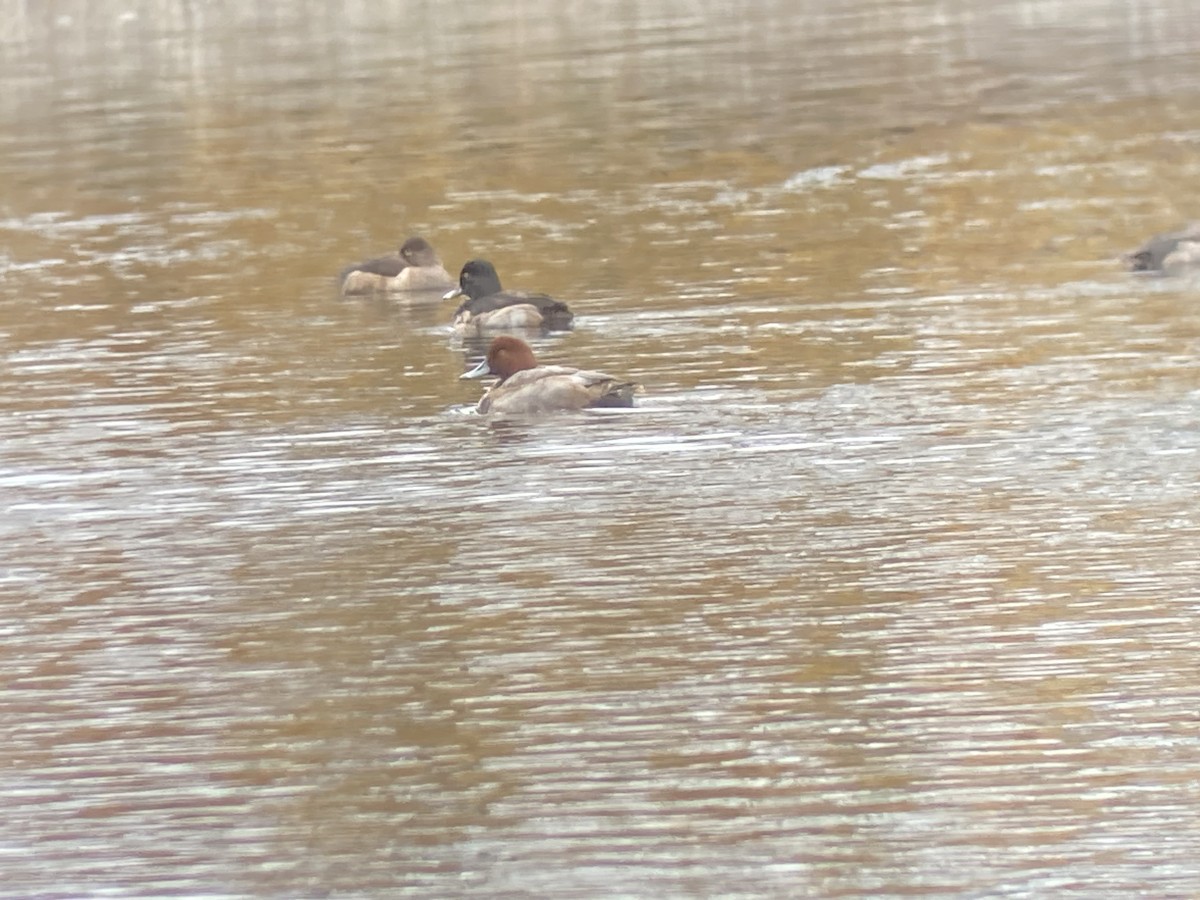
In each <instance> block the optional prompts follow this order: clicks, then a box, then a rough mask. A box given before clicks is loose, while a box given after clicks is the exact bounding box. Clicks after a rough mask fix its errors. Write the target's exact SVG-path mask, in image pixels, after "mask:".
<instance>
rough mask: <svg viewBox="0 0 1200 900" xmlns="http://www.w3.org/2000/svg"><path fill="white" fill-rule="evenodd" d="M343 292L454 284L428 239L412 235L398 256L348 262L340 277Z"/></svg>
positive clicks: (437, 287)
mask: <svg viewBox="0 0 1200 900" xmlns="http://www.w3.org/2000/svg"><path fill="white" fill-rule="evenodd" d="M338 280H339V281H340V282H341V285H342V293H343V294H347V295H348V294H373V293H375V292H377V291H433V290H437V291H441V290H445V289H446V288H447V287H449V286H450V285H452V284H454V279H453V278H451V277H450V273H449V272H447V271H446V269H445V267H443V266H442V261H441V259H439V258H438V255H437V252H436V251H435V250H434V249H433V247H432V246H431V245H430V243H429V241H427V240H425V238H421V237H410V238H409V239H408V240H407V241H405V242H404V243H403V244H401V245H400V252H399V253H397V254H396V255H395V256H381V257H379V258H378V259H368V260H366V261H365V262H360V263H356V264H354V265H352V266H347V267H346V268H345V269H343V270H342V273H341V275H340V276H339V279H338Z"/></svg>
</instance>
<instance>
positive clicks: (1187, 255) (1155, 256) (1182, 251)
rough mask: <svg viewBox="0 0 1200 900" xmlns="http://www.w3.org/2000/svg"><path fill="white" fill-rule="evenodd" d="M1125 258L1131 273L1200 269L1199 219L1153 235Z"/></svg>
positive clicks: (1163, 272)
mask: <svg viewBox="0 0 1200 900" xmlns="http://www.w3.org/2000/svg"><path fill="white" fill-rule="evenodd" d="M1125 261H1126V262H1127V263H1128V264H1129V268H1130V271H1133V272H1159V273H1161V274H1164V275H1179V274H1180V273H1182V272H1184V271H1187V270H1188V269H1196V268H1200V222H1193V223H1192V224H1191V225H1188V226H1187V227H1186V228H1181V229H1179V230H1178V231H1170V232H1167V233H1165V234H1156V235H1155V236H1154V237H1152V238H1150V240H1148V241H1146V243H1144V244H1142V246H1140V247H1138V248H1137V249H1136V250H1134V251H1133V252H1132V253H1126V254H1125Z"/></svg>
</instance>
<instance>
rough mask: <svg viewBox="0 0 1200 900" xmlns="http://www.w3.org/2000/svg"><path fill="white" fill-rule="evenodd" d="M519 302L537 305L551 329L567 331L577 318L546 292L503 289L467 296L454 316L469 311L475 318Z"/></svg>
mask: <svg viewBox="0 0 1200 900" xmlns="http://www.w3.org/2000/svg"><path fill="white" fill-rule="evenodd" d="M519 303H528V304H530V305H532V306H536V307H537V311H538V312H540V313H541V314H542V319H543V323H542V325H543V327H544V328H547V329H549V330H550V331H565V330H567V329H569V328H570V327H571V323H572V321H574V319H575V314H574V313H573V312H571V310H570V308H568V306H567V304H565V303H563V302H562V301H561V300H555V299H554V298H553V297H549V296H547V295H546V294H522V293H517V292H515V291H501V292H500V293H498V294H488V295H487V296H486V297H479V298H476V299H471V298H467V299H466V300H464V301H463V302H462V303H460V304H459V305H458V309H456V310H455V311H454V318H455V319H457V318H458V316H459V314H460V313H463V312H469V313H470V314H471V317H472V318H474V317H475V316H479V315H483V314H484V313H489V312H494V311H495V310H497V309H503V308H504V307H506V306H515V305H517V304H519Z"/></svg>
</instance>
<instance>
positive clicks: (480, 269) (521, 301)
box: [443, 259, 575, 335]
mask: <svg viewBox="0 0 1200 900" xmlns="http://www.w3.org/2000/svg"><path fill="white" fill-rule="evenodd" d="M462 296H465V297H466V298H467V299H465V300H463V301H462V303H460V304H459V306H458V309H456V310H455V311H454V319H453V327H454V330H455V331H457V332H458V333H460V334H476V335H477V334H484V333H486V332H489V331H509V330H522V329H524V330H531V329H541V330H542V331H568V330H569V329H570V328H571V325H572V322H573V321H574V319H575V314H574V313H572V312H571V310H570V309H569V308H568V307H567V304H565V303H563V302H562V301H560V300H555V299H554V298H553V297H549V296H547V295H546V294H527V293H523V292H520V291H506V290H504V289H503V288H501V286H500V276H499V275H497V274H496V267H495V266H493V265H492V264H491V263H490V262H488V261H487V260H486V259H473V260H471V261H469V262H468V263H466V264H465V265H464V266H463V267H462V271H461V272H460V273H459V276H458V287H456V288H454V289H453V290H452V291H449V292H448V293H447V294H446V295H445V297H444V298H443V299H445V300H452V299H454V298H456V297H462Z"/></svg>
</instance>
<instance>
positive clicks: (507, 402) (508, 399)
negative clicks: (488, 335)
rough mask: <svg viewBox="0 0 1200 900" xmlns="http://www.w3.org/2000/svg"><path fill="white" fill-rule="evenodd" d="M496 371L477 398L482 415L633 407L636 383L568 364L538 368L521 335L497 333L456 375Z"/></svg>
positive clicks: (478, 376)
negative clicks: (479, 359)
mask: <svg viewBox="0 0 1200 900" xmlns="http://www.w3.org/2000/svg"><path fill="white" fill-rule="evenodd" d="M485 375H495V376H496V377H497V378H499V379H500V380H499V381H498V382H497V383H496V384H494V385H492V387H491V388H489V389H488V391H487V393H485V394H484V395H483V399H481V400H480V401H479V406H478V407H477V409H478V410H479V412H481V413H488V412H495V413H515V414H518V415H520V414H523V413H543V412H554V411H557V410H572V409H588V408H591V407H600V406H604V407H614V406H633V395H634V393H635V392H636V391H638V390H639V386H638V385H636V384H634V383H633V382H628V381H618V380H617V379H615V378H613V377H612V376H611V375H605V374H603V373H602V372H586V371H583V370H582V369H572V368H570V367H568V366H539V365H538V364H537V360H536V359H534V356H533V350H532V348H530V346H529V345H528V344H527V343H525V342H524V341H523V340H521V339H520V338H516V337H513V336H512V335H501V336H500V337H497V338H495V339H493V340H492V343H491V346H490V347H488V352H487V356H485V357H484V359H483V361H482V362H481V363H480V364H479V365H477V366H476V367H475V368H473V369H471V371H469V372H464V373H463V374H462V375H460V376H459V378H482V377H483V376H485Z"/></svg>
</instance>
